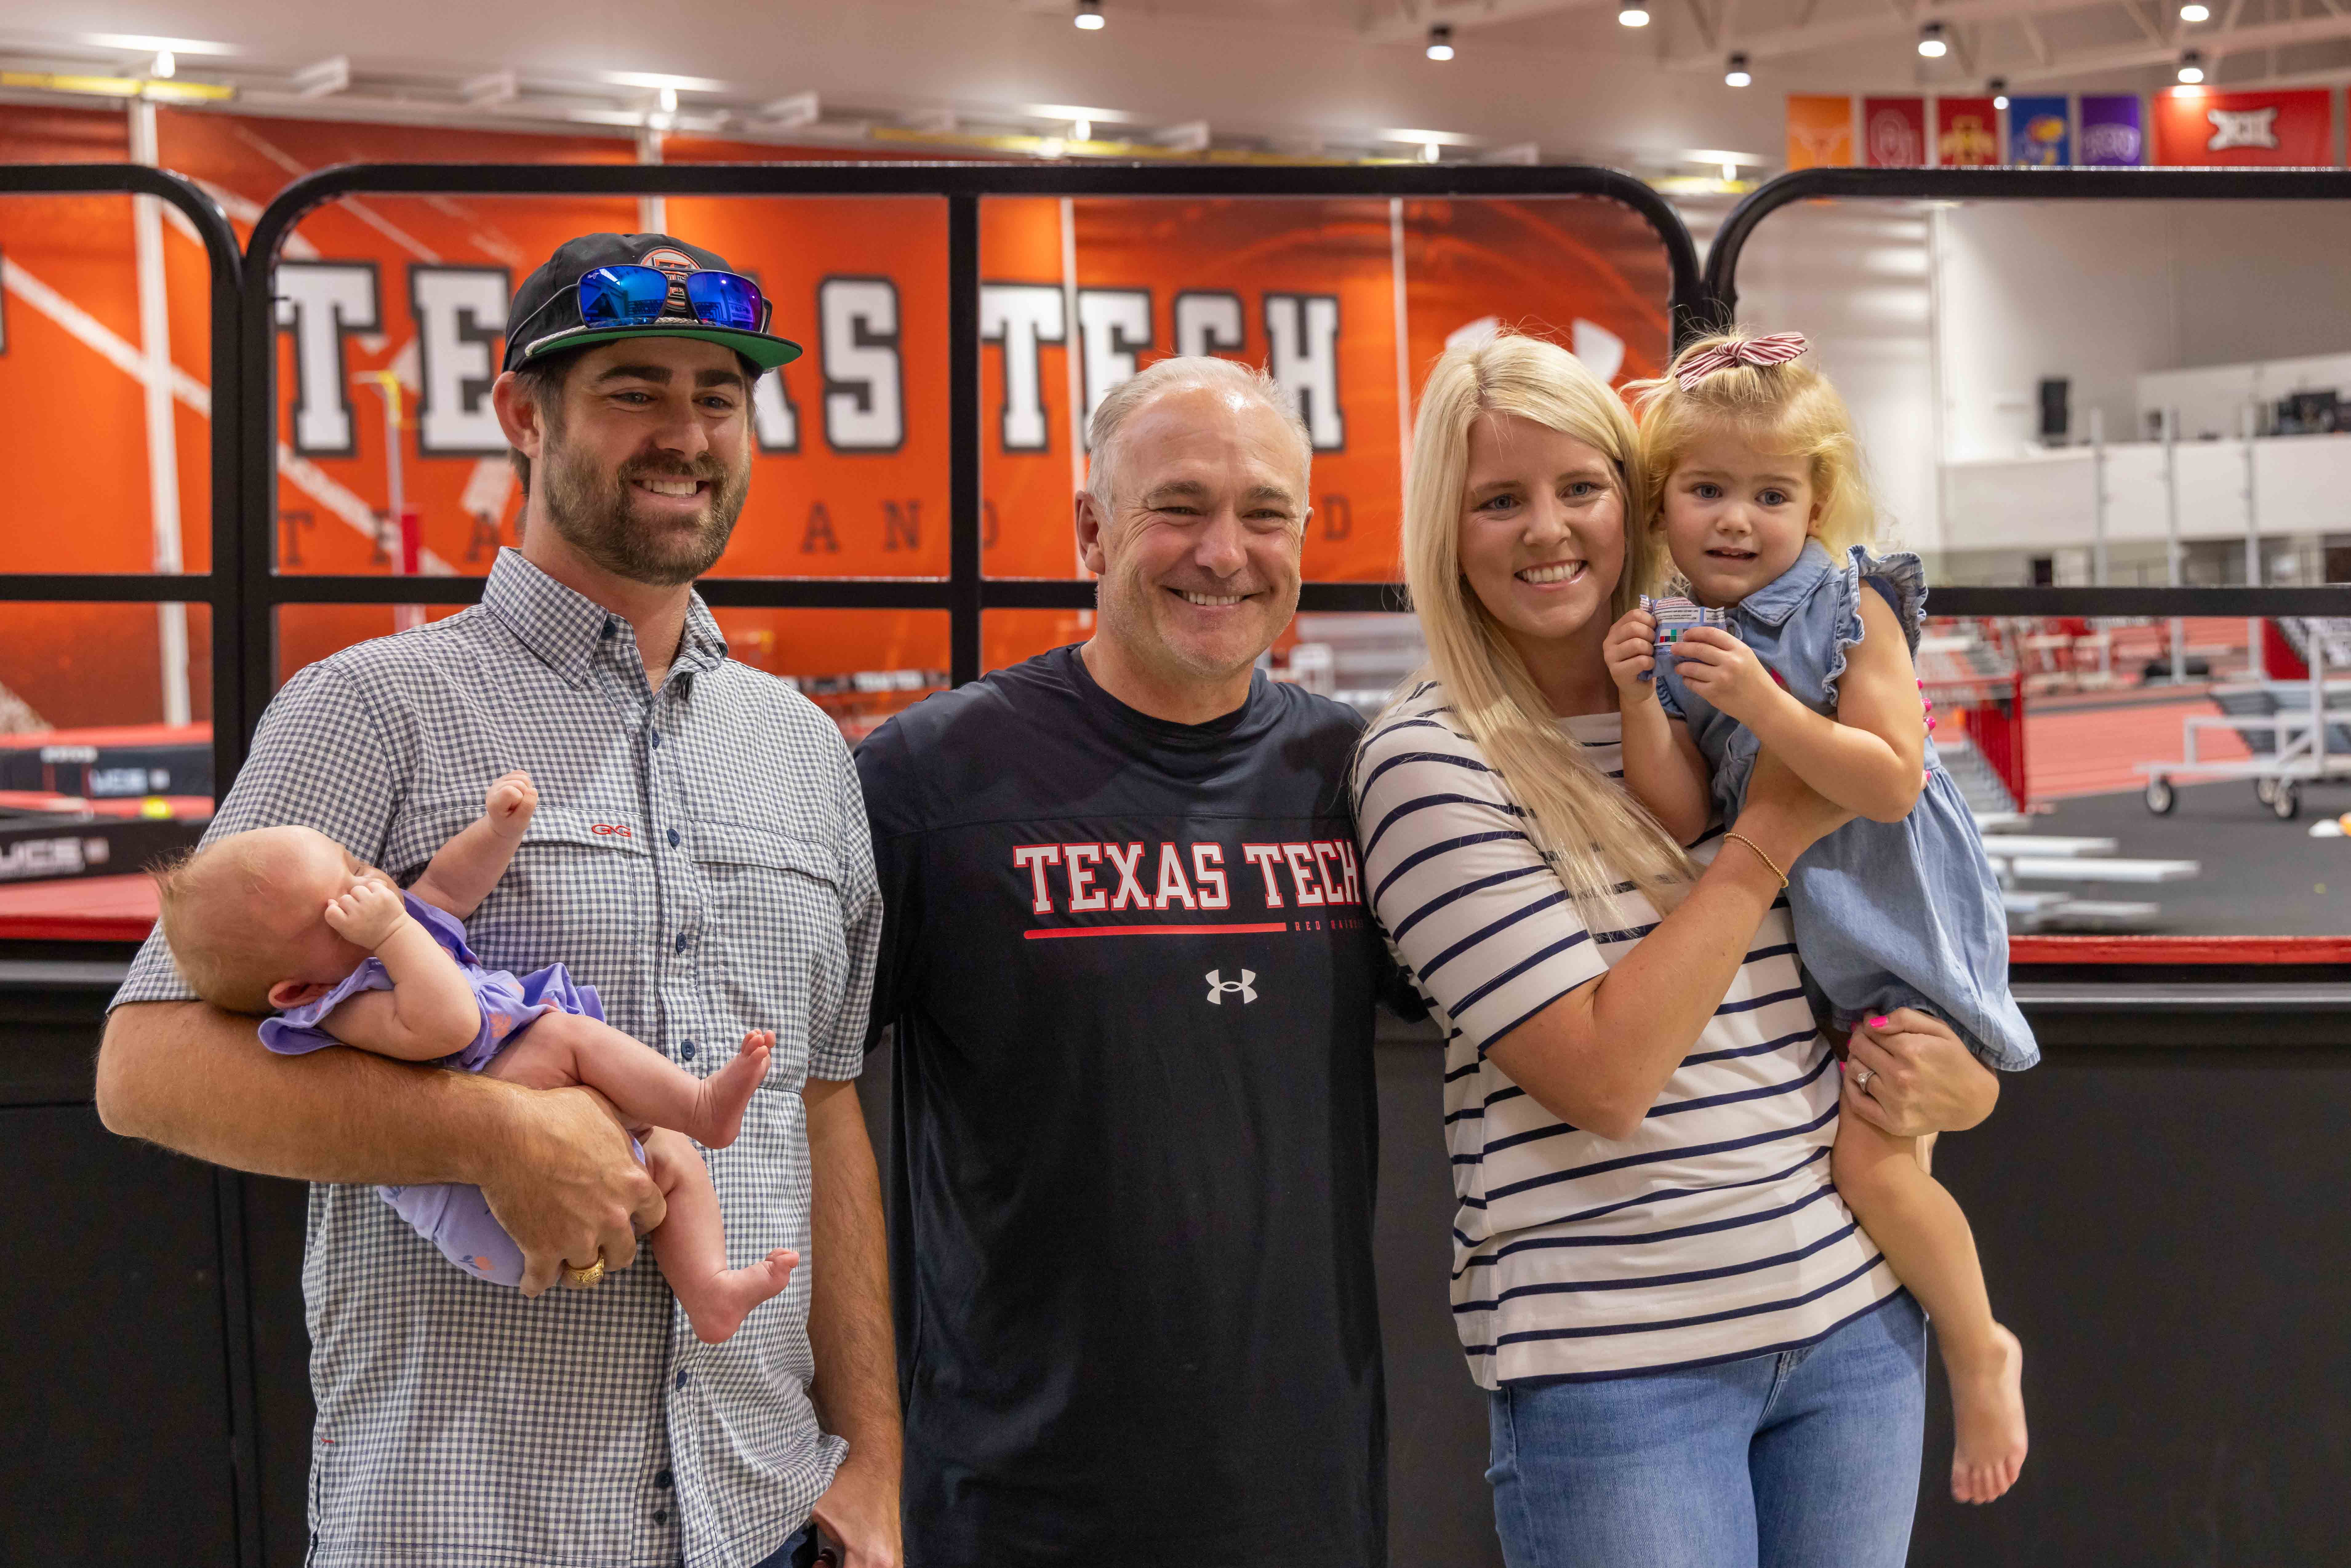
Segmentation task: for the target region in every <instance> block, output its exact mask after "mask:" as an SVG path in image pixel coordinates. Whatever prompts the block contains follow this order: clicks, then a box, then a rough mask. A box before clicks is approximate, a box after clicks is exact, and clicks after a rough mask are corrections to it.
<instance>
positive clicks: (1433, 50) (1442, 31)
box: [1428, 22, 1453, 60]
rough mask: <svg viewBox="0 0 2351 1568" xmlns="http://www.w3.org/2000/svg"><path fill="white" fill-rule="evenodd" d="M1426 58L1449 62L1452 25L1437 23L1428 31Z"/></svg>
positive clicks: (1451, 50) (1451, 49)
mask: <svg viewBox="0 0 2351 1568" xmlns="http://www.w3.org/2000/svg"><path fill="white" fill-rule="evenodd" d="M1428 57H1429V58H1430V59H1432V60H1449V59H1451V58H1452V57H1453V24H1451V23H1450V22H1438V23H1436V24H1434V25H1432V26H1430V27H1429V29H1428Z"/></svg>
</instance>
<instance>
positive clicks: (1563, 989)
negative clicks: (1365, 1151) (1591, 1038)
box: [1355, 714, 1607, 1052]
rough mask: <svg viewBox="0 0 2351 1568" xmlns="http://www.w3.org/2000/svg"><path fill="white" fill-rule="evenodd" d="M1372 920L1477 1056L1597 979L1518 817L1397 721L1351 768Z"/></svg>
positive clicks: (1475, 769) (1410, 725) (1426, 723)
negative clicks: (1472, 1047) (1576, 989)
mask: <svg viewBox="0 0 2351 1568" xmlns="http://www.w3.org/2000/svg"><path fill="white" fill-rule="evenodd" d="M1355 779H1356V784H1355V820H1356V823H1357V831H1358V832H1359V833H1360V834H1361V835H1362V838H1363V842H1364V878H1365V881H1366V885H1367V889H1368V892H1369V895H1370V899H1371V903H1372V908H1373V913H1374V915H1376V916H1377V917H1378V919H1379V922H1380V927H1381V929H1382V931H1384V933H1385V934H1386V936H1387V938H1388V941H1389V942H1390V943H1391V944H1392V945H1393V946H1395V951H1396V956H1397V957H1398V959H1399V960H1400V961H1401V962H1402V963H1403V965H1404V967H1405V970H1406V972H1407V973H1408V974H1409V975H1410V976H1411V977H1412V979H1413V982H1414V984H1415V985H1416V986H1417V987H1418V988H1420V990H1421V993H1422V994H1423V995H1425V996H1426V997H1427V998H1429V1000H1430V1001H1431V1002H1433V1003H1435V1004H1436V1005H1437V1007H1439V1008H1441V1009H1444V1011H1445V1014H1446V1016H1447V1018H1449V1019H1451V1020H1452V1022H1453V1024H1454V1026H1455V1027H1456V1028H1458V1029H1459V1030H1461V1032H1462V1034H1463V1035H1464V1036H1466V1037H1467V1038H1468V1040H1470V1041H1471V1042H1472V1043H1473V1044H1474V1045H1476V1047H1477V1048H1478V1050H1479V1051H1480V1052H1483V1051H1486V1050H1487V1049H1488V1048H1489V1047H1490V1046H1491V1045H1492V1044H1493V1043H1494V1042H1495V1041H1496V1040H1500V1039H1501V1038H1503V1037H1504V1036H1505V1035H1507V1034H1509V1033H1510V1031H1511V1030H1514V1029H1516V1028H1517V1027H1518V1026H1519V1025H1520V1024H1521V1023H1524V1022H1525V1021H1526V1020H1527V1019H1531V1018H1532V1017H1533V1016H1534V1015H1535V1014H1537V1013H1539V1012H1541V1011H1542V1010H1543V1009H1545V1008H1547V1007H1549V1006H1550V1005H1551V1004H1552V1002H1554V1001H1557V1000H1558V999H1559V998H1561V997H1562V996H1564V995H1566V994H1567V993H1568V992H1569V991H1572V990H1573V989H1575V988H1577V987H1578V986H1581V985H1583V984H1585V983H1586V982H1588V981H1590V980H1592V979H1593V978H1595V977H1598V976H1599V975H1601V974H1602V973H1604V971H1605V969H1606V967H1607V966H1606V965H1605V964H1604V962H1603V961H1602V959H1601V956H1600V954H1599V951H1598V948H1597V945H1596V944H1595V943H1594V942H1593V940H1592V933H1591V931H1590V930H1589V928H1587V927H1586V926H1585V925H1584V923H1583V917H1582V915H1580V914H1579V913H1578V911H1577V908H1576V904H1575V901H1574V899H1573V897H1571V896H1570V895H1569V894H1568V892H1567V889H1566V887H1565V886H1564V885H1563V884H1562V883H1561V882H1560V880H1559V877H1558V875H1557V874H1556V873H1553V872H1552V868H1551V866H1550V864H1549V863H1548V862H1545V861H1544V859H1543V858H1542V855H1541V852H1538V851H1537V850H1536V848H1535V846H1534V842H1533V841H1532V840H1531V839H1530V838H1529V837H1528V835H1527V831H1526V825H1525V821H1524V817H1523V814H1522V813H1521V811H1520V809H1519V807H1518V806H1517V805H1516V804H1515V803H1513V802H1512V801H1511V800H1510V797H1509V796H1508V794H1507V793H1506V792H1505V791H1504V790H1503V789H1502V786H1501V782H1500V780H1499V779H1498V778H1497V777H1496V775H1495V774H1494V773H1493V771H1492V770H1491V769H1489V768H1488V767H1487V766H1486V764H1485V763H1484V761H1483V760H1482V759H1480V758H1479V755H1478V752H1477V748H1476V747H1475V746H1474V745H1472V744H1471V743H1470V742H1469V741H1468V739H1467V738H1466V737H1461V736H1459V735H1457V734H1456V733H1454V732H1453V731H1452V730H1451V729H1450V728H1448V727H1447V726H1445V725H1444V724H1443V723H1442V722H1441V721H1439V720H1437V719H1436V718H1433V717H1428V716H1415V715H1410V714H1407V715H1405V716H1401V717H1399V718H1396V719H1393V720H1391V721H1389V722H1388V723H1387V724H1385V725H1384V726H1383V727H1381V729H1380V730H1379V732H1378V733H1377V734H1375V735H1374V737H1372V739H1371V740H1370V741H1369V742H1368V743H1367V744H1366V745H1365V747H1364V752H1363V755H1362V758H1361V760H1360V761H1359V762H1358V764H1357V768H1356V775H1355Z"/></svg>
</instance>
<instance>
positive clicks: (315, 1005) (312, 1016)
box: [261, 893, 604, 1072]
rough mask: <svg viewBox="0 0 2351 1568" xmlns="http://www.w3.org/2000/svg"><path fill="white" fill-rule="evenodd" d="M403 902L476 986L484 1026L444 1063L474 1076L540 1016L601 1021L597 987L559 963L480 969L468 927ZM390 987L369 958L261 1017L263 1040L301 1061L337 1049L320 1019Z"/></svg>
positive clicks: (411, 898)
mask: <svg viewBox="0 0 2351 1568" xmlns="http://www.w3.org/2000/svg"><path fill="white" fill-rule="evenodd" d="M400 901H401V902H402V904H406V905H407V906H408V915H409V918H411V919H412V920H414V921H415V922H416V923H417V924H418V925H422V926H423V927H424V929H425V930H426V932H428V933H429V934H430V935H431V936H432V937H433V940H434V941H435V942H438V943H439V944H441V947H442V950H443V951H444V952H445V953H447V954H448V955H449V956H451V957H452V958H455V960H456V961H457V968H458V971H459V972H460V973H461V974H463V975H464V976H465V982H466V984H468V985H470V986H472V987H473V988H474V998H475V1000H476V1001H478V1002H480V1003H481V1004H482V1027H481V1028H480V1030H477V1031H476V1032H475V1035H474V1038H473V1040H472V1042H471V1043H470V1044H467V1045H465V1046H464V1047H463V1048H461V1049H459V1050H458V1051H455V1052H454V1053H452V1054H451V1055H448V1056H445V1057H444V1058H442V1060H441V1065H442V1066H444V1067H454V1068H455V1069H457V1070H458V1071H461V1072H479V1071H481V1070H482V1069H483V1068H485V1067H487V1066H488V1065H489V1064H490V1058H492V1057H494V1056H496V1055H497V1053H498V1052H499V1051H503V1050H505V1049H506V1048H507V1043H508V1042H509V1041H511V1040H513V1039H514V1038H515V1037H516V1036H517V1035H518V1034H520V1033H522V1031H523V1030H526V1029H528V1027H530V1025H531V1023H532V1022H533V1021H534V1020H536V1019H538V1017H539V1016H540V1015H541V1014H543V1013H550V1012H567V1013H582V1014H585V1015H586V1016H587V1017H589V1018H591V1019H598V1020H600V1021H601V1019H603V1017H604V1004H603V1002H602V1001H601V1000H600V999H599V998H597V995H596V988H595V987H593V986H583V985H580V983H579V982H578V981H576V980H574V979H573V978H572V977H571V975H570V971H569V970H567V969H566V968H564V967H563V966H562V965H560V964H549V966H548V967H546V968H544V969H534V970H532V971H531V972H530V973H529V974H528V975H525V976H522V977H520V978H517V977H515V976H512V975H509V974H507V972H506V971H505V970H504V969H485V968H483V967H482V961H481V960H480V959H479V958H476V957H475V956H474V950H473V949H472V948H471V947H468V946H465V926H463V925H460V924H458V922H457V918H456V916H455V915H451V914H449V913H448V912H447V911H446V910H441V909H435V908H434V907H433V906H432V905H431V904H425V903H423V902H422V901H421V900H419V899H418V898H417V897H416V896H415V895H414V894H409V893H402V894H401V895H400ZM390 989H392V977H391V976H390V975H388V974H386V973H385V972H384V967H383V960H381V958H375V957H371V958H369V959H368V961H367V962H366V963H364V964H361V965H360V967H358V968H356V969H353V970H352V971H351V972H350V974H349V975H347V976H346V977H344V978H343V981H342V983H341V984H340V985H338V986H337V987H336V988H334V989H333V990H331V991H329V992H328V993H327V994H326V995H325V996H323V997H320V998H319V999H318V1000H317V1001H315V1002H305V1003H303V1004H302V1005H301V1006H300V1007H298V1008H289V1009H287V1010H286V1011H284V1012H282V1013H280V1014H278V1015H277V1017H276V1018H274V1019H263V1020H262V1022H261V1043H262V1044H264V1045H266V1046H267V1047H268V1048H269V1049H270V1050H272V1051H277V1053H278V1054H279V1055H281V1056H300V1055H301V1054H303V1053H304V1052H305V1051H316V1050H318V1049H319V1047H320V1046H325V1045H339V1044H340V1043H341V1042H340V1040H336V1039H335V1037H334V1036H333V1035H331V1034H329V1033H328V1032H327V1031H326V1030H323V1029H320V1028H319V1020H320V1019H323V1018H325V1017H326V1016H327V1015H328V1014H329V1013H330V1012H333V1011H334V1010H335V1009H337V1008H339V1007H341V1006H342V1005H343V1004H344V1003H345V1002H347V1001H350V999H351V998H353V997H355V996H358V995H359V994H360V992H361V991H388V990H390Z"/></svg>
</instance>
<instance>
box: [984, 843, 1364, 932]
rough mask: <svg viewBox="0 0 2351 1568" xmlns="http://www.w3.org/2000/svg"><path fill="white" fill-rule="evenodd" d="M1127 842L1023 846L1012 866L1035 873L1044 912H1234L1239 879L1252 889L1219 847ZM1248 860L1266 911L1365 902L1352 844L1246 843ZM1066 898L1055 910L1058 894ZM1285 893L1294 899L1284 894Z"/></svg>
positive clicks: (1033, 903) (1036, 896) (1034, 889)
mask: <svg viewBox="0 0 2351 1568" xmlns="http://www.w3.org/2000/svg"><path fill="white" fill-rule="evenodd" d="M1148 848H1149V846H1148V845H1146V844H1144V843H1142V842H1141V841H1130V842H1126V843H1075V844H1067V843H1064V844H1016V845H1015V846H1013V850H1012V864H1013V868H1014V870H1015V871H1016V872H1019V871H1025V872H1027V873H1029V893H1030V905H1029V906H1030V907H1031V908H1032V909H1034V910H1035V911H1036V913H1038V914H1039V915H1052V914H1056V913H1059V914H1066V915H1089V914H1092V913H1094V912H1096V911H1110V910H1118V909H1154V910H1158V909H1230V908H1231V907H1232V903H1233V901H1232V889H1231V884H1230V881H1229V880H1228V879H1229V877H1230V876H1232V875H1238V877H1239V878H1240V882H1241V886H1242V888H1243V889H1244V891H1246V890H1247V889H1248V888H1249V887H1250V886H1252V885H1254V883H1253V882H1252V880H1251V879H1250V877H1249V874H1248V873H1247V872H1246V871H1245V870H1242V869H1240V868H1239V867H1234V868H1232V870H1231V871H1230V872H1228V869H1227V865H1226V862H1225V846H1224V845H1222V844H1219V843H1192V844H1188V845H1178V844H1175V843H1163V844H1161V845H1159V847H1158V853H1157V855H1156V856H1153V855H1151V854H1148V853H1146V851H1147V849H1148ZM1241 861H1242V862H1243V864H1244V865H1246V866H1253V867H1255V868H1256V869H1257V870H1258V872H1259V873H1260V874H1261V875H1262V876H1263V878H1264V886H1265V907H1266V908H1268V909H1280V908H1283V907H1285V906H1287V905H1290V904H1295V905H1296V906H1298V907H1300V908H1309V909H1311V908H1315V907H1318V906H1329V905H1338V904H1362V903H1363V902H1364V894H1363V875H1362V872H1361V870H1360V868H1359V866H1358V863H1357V862H1356V859H1355V846H1354V843H1353V841H1351V840H1347V839H1313V840H1310V841H1302V842H1296V843H1280V844H1243V845H1242V846H1241ZM1057 893H1058V894H1060V895H1061V904H1059V905H1058V907H1057V906H1056V904H1054V902H1053V900H1054V895H1055V894H1057ZM1285 894H1287V896H1285Z"/></svg>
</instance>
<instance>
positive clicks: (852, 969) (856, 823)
mask: <svg viewBox="0 0 2351 1568" xmlns="http://www.w3.org/2000/svg"><path fill="white" fill-rule="evenodd" d="M836 784H837V788H838V789H839V790H840V818H841V841H840V857H841V934H842V937H843V941H842V946H843V947H844V949H845V950H846V952H847V954H848V957H849V973H848V975H847V977H845V979H844V980H843V983H842V986H841V1001H840V1004H839V1005H838V1006H837V1007H835V1008H834V1009H833V1014H832V1019H831V1024H830V1026H829V1027H828V1028H826V1029H825V1030H822V1031H821V1033H820V1035H819V1036H818V1037H817V1038H814V1039H811V1040H810V1041H809V1067H808V1071H809V1076H810V1078H820V1079H825V1080H828V1081H831V1082H841V1081H842V1080H845V1079H851V1078H854V1077H856V1076H857V1075H858V1074H859V1073H860V1072H862V1071H864V1070H865V1051H866V1040H867V1036H868V1034H869V1032H870V1031H869V1029H868V1023H867V1020H868V1019H870V1018H871V1017H872V1007H873V965H874V959H875V956H877V955H878V954H879V953H880V951H881V947H882V935H883V925H884V922H885V920H886V919H887V905H886V904H885V903H884V901H883V896H882V889H881V885H880V883H879V881H878V879H877V878H876V876H875V873H874V866H873V842H872V831H871V830H870V829H869V828H868V826H867V824H866V820H865V800H864V791H863V790H862V788H861V787H860V784H859V779H858V773H857V765H856V763H855V762H854V761H853V760H852V758H851V757H850V754H849V750H848V748H847V747H842V748H841V752H840V769H839V772H838V774H837V775H836Z"/></svg>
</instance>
